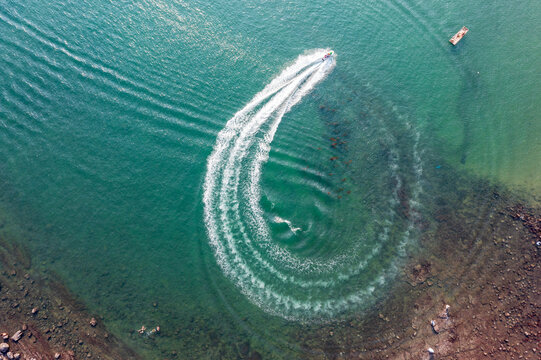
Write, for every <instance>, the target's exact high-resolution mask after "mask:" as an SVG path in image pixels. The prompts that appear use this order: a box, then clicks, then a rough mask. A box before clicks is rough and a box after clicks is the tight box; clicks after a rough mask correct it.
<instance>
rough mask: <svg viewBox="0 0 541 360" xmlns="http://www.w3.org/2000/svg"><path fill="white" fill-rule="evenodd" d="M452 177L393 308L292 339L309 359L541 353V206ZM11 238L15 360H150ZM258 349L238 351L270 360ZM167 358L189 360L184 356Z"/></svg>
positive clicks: (0, 287) (2, 251)
mask: <svg viewBox="0 0 541 360" xmlns="http://www.w3.org/2000/svg"><path fill="white" fill-rule="evenodd" d="M441 175H442V176H441V177H439V180H437V181H435V184H434V186H435V187H436V188H437V189H438V190H439V191H434V193H440V194H441V193H443V192H444V191H443V190H444V189H447V190H448V191H450V192H448V193H446V194H445V195H441V197H436V198H435V199H433V200H431V204H432V205H433V208H431V210H430V213H431V214H433V215H434V216H433V218H434V219H433V220H430V221H426V222H425V220H422V221H421V222H420V223H419V224H418V225H419V227H421V228H422V229H423V231H422V234H421V238H420V240H419V241H420V244H419V245H420V248H421V251H420V252H418V253H416V254H415V256H410V257H409V258H408V259H407V262H406V266H405V267H404V269H403V271H402V272H401V274H400V275H398V277H397V279H396V281H394V284H393V285H392V287H391V289H390V291H389V293H388V297H387V298H386V299H385V301H383V302H381V303H380V304H376V305H375V306H374V307H373V308H371V309H369V310H370V311H369V314H367V315H365V314H359V315H358V316H352V317H350V318H348V319H347V320H346V321H336V322H332V323H328V324H325V325H321V326H302V325H299V328H301V329H302V330H301V331H297V334H296V336H295V339H294V340H292V342H293V343H295V344H299V346H300V349H302V350H301V351H300V352H299V353H297V355H298V356H299V358H306V359H353V358H354V359H376V360H377V359H403V360H406V359H439V358H442V359H443V358H445V359H457V360H461V359H484V358H486V359H537V358H538V357H539V354H540V353H541V347H540V346H539V345H538V344H539V343H540V342H541V341H540V340H541V331H540V330H539V328H540V327H539V324H540V323H541V318H540V315H539V314H540V311H539V310H540V307H541V295H540V292H539V289H538V283H539V280H538V279H541V268H540V267H539V259H540V257H541V247H540V246H538V245H537V244H536V242H537V241H539V240H541V237H540V236H541V234H540V231H541V230H540V229H541V209H537V208H529V207H527V206H525V205H521V204H522V203H523V202H522V201H521V199H520V198H519V196H517V195H516V194H514V193H511V195H510V194H507V193H506V192H505V191H499V190H498V188H497V187H496V186H494V185H490V184H489V183H487V182H484V181H480V180H479V179H474V180H472V181H470V182H466V181H464V179H461V178H460V177H458V178H457V179H454V180H453V181H452V182H451V183H450V184H448V183H447V181H449V175H450V174H449V173H447V174H441ZM434 178H435V177H434ZM438 182H439V183H438ZM443 183H445V184H444V185H443ZM450 188H452V190H451V189H450ZM406 196H407V194H406ZM405 203H406V202H405ZM405 206H406V205H405ZM404 216H407V212H404ZM10 240H12V239H11V238H9V236H8V235H3V236H0V264H1V267H0V300H1V301H0V313H1V314H3V315H4V314H5V315H7V316H2V318H0V333H2V332H7V333H8V334H9V337H10V338H11V337H12V336H13V335H14V334H15V333H16V332H17V331H19V330H21V331H22V332H23V334H22V335H23V336H22V337H21V339H20V340H19V341H18V342H14V341H12V340H11V339H9V340H8V342H7V343H8V344H9V345H10V351H12V353H13V354H15V353H20V354H21V358H23V359H32V358H35V359H36V360H39V359H55V355H56V354H57V353H58V354H59V355H60V359H89V358H90V359H125V358H130V359H140V358H143V357H144V356H143V354H139V355H138V354H137V353H136V352H135V351H134V350H133V349H130V348H129V347H128V346H127V345H126V344H124V343H122V342H121V341H120V340H118V339H117V338H116V337H115V336H113V335H112V334H111V333H109V332H108V331H107V329H106V328H105V327H104V325H103V320H102V319H101V318H100V317H99V316H96V315H93V314H90V313H89V312H88V311H87V310H86V308H85V306H84V304H82V303H81V302H80V301H78V300H77V299H76V297H74V296H73V295H72V294H71V293H70V291H69V290H68V289H67V288H66V287H65V286H64V285H62V283H61V282H60V281H59V280H58V279H59V277H58V276H56V275H55V274H54V273H51V272H48V271H45V272H39V271H38V270H36V267H35V266H34V267H33V266H32V259H31V256H30V254H29V252H28V251H27V250H25V248H24V246H18V245H16V242H15V241H10ZM446 305H449V306H450V308H449V309H448V311H445V307H446ZM34 308H37V312H36V313H35V314H32V309H34ZM93 317H94V318H96V319H97V324H96V326H95V327H94V326H92V325H91V324H90V322H91V320H92V318H93ZM431 321H434V325H432V324H431ZM164 335H165V336H169V335H172V334H164ZM246 340H247V344H249V343H250V339H249V338H246ZM225 341H226V342H227V339H225ZM230 346H233V347H234V346H235V345H234V344H230ZM429 348H431V349H433V350H434V354H433V355H432V357H431V355H430V354H429V352H428V349H429ZM248 349H249V345H248ZM253 350H254V351H247V350H245V349H241V350H237V351H233V353H235V352H236V353H238V357H239V358H240V359H250V358H252V357H253V358H259V359H261V358H267V357H266V356H261V355H260V354H259V353H258V351H256V350H258V349H257V348H254V349H253ZM89 354H90V355H89ZM158 354H159V351H158ZM158 354H157V356H160V355H158ZM147 355H148V354H147ZM161 356H165V358H167V359H174V358H183V356H186V358H190V354H181V353H177V352H169V353H168V354H167V355H166V354H165V353H164V352H162V353H161ZM0 359H2V360H4V359H3V358H2V357H1V356H0Z"/></svg>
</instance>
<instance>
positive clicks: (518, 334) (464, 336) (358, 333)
mask: <svg viewBox="0 0 541 360" xmlns="http://www.w3.org/2000/svg"><path fill="white" fill-rule="evenodd" d="M466 186H468V184H465V185H464V187H461V186H460V185H457V187H456V189H454V191H455V193H456V195H455V196H456V198H455V199H448V198H446V199H443V197H442V198H437V199H434V203H435V207H434V209H435V210H434V213H435V220H434V223H433V224H419V225H420V226H423V227H424V229H425V230H424V231H423V232H422V235H421V239H420V244H419V246H420V250H419V251H418V253H417V254H415V255H412V256H411V258H409V260H408V261H407V264H406V266H405V269H404V271H403V273H402V274H401V275H400V276H399V280H401V281H399V282H398V285H397V286H395V287H394V288H393V289H389V290H390V291H389V295H388V297H387V298H386V299H385V301H382V302H381V303H380V304H378V305H376V306H375V307H374V308H373V309H371V311H369V313H371V314H370V315H359V316H358V317H357V318H353V319H348V320H346V321H343V322H340V323H334V324H328V325H324V326H322V327H320V328H319V329H317V330H316V331H315V332H313V333H310V332H309V331H306V332H305V333H304V334H299V336H298V341H299V342H301V343H303V344H304V346H303V347H304V349H305V352H306V354H307V356H306V358H307V359H308V358H310V359H366V360H368V359H371V360H372V359H399V360H406V359H455V360H470V359H532V360H533V359H540V358H541V315H540V314H541V311H540V310H541V293H540V289H539V284H540V282H541V267H540V263H539V261H540V258H541V243H540V242H539V240H540V238H539V236H540V231H539V229H541V210H540V209H535V208H528V207H527V206H525V205H521V204H519V203H515V201H516V200H514V199H515V197H514V196H508V195H505V194H500V193H499V192H498V190H496V189H495V188H492V187H490V186H487V185H486V184H478V187H476V188H473V189H467V188H466ZM446 196H448V194H446ZM480 204H481V205H480ZM307 330H308V329H307Z"/></svg>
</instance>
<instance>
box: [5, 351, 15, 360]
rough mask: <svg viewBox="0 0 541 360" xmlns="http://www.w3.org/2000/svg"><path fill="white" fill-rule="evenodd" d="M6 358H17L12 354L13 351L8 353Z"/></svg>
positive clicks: (11, 359)
mask: <svg viewBox="0 0 541 360" xmlns="http://www.w3.org/2000/svg"><path fill="white" fill-rule="evenodd" d="M6 356H7V358H8V359H9V360H13V359H15V356H13V353H12V352H11V351H8V353H7V354H6Z"/></svg>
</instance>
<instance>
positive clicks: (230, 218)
mask: <svg viewBox="0 0 541 360" xmlns="http://www.w3.org/2000/svg"><path fill="white" fill-rule="evenodd" d="M323 54H324V50H314V51H311V52H309V53H307V54H305V55H301V56H299V57H298V58H297V60H296V61H295V62H294V63H293V64H292V65H290V66H289V67H287V68H286V69H285V70H284V71H282V73H281V74H280V75H278V76H277V77H276V78H275V79H274V80H272V82H271V83H270V84H269V85H267V86H266V87H265V88H264V89H263V90H262V91H261V92H259V93H258V94H257V95H256V96H255V97H254V98H253V99H252V100H251V101H250V102H249V103H248V104H247V105H246V106H245V107H244V108H243V109H242V110H240V111H239V112H237V113H236V114H235V115H234V116H233V117H232V118H231V119H230V120H229V121H228V122H227V124H226V126H225V128H224V129H223V130H222V131H221V132H220V133H219V134H218V138H217V141H216V144H215V147H214V149H213V152H212V154H211V155H210V157H209V158H208V163H207V173H206V177H205V184H204V195H203V202H204V214H205V223H206V227H207V231H208V235H209V238H210V244H211V246H212V248H213V250H214V254H215V257H216V260H217V262H218V264H219V266H220V267H221V269H222V270H223V272H224V273H225V275H226V276H227V277H228V278H230V279H231V280H232V281H233V282H234V283H235V284H236V285H237V287H238V288H239V289H240V290H241V292H242V293H244V294H245V295H246V296H247V297H248V298H249V299H250V300H251V301H252V302H254V303H255V304H257V305H258V306H260V307H261V308H262V309H264V310H265V311H267V312H269V313H272V314H275V315H280V316H282V317H284V318H287V319H293V320H309V319H314V318H318V319H325V318H329V317H333V316H336V315H337V314H340V313H343V312H345V311H347V310H349V309H352V308H355V307H358V306H360V305H362V304H364V303H366V300H367V299H368V298H369V297H371V295H372V294H373V293H374V291H375V289H376V288H377V287H378V286H380V285H382V284H383V283H384V281H385V278H386V277H387V273H389V272H392V271H393V269H391V267H392V266H390V267H387V268H385V269H382V270H381V271H376V273H375V274H374V271H373V270H371V271H370V275H369V276H366V274H364V275H365V276H363V272H369V271H368V270H367V267H368V266H369V265H370V264H371V263H372V262H373V259H374V258H376V257H377V256H378V254H380V252H382V251H383V248H384V247H385V243H386V241H387V239H388V238H389V236H390V232H391V231H392V230H391V227H392V225H393V216H394V211H389V217H388V218H387V219H385V223H386V225H384V226H383V228H382V229H381V231H380V232H379V235H378V245H376V246H373V247H372V248H369V249H365V248H363V243H364V242H363V239H359V240H358V241H356V242H355V243H354V244H353V245H351V246H349V247H348V248H347V249H343V251H342V252H340V253H339V254H337V255H334V256H333V257H332V258H326V259H320V258H308V257H301V256H298V255H296V254H295V253H294V252H292V251H290V250H287V249H284V248H283V247H281V246H279V245H277V244H276V243H275V242H273V240H272V235H271V233H270V229H269V227H268V225H267V223H266V222H265V217H264V214H263V210H262V209H261V208H260V205H259V203H260V200H261V193H260V185H259V183H260V178H261V168H262V165H263V164H264V163H265V162H266V161H267V160H268V157H269V152H270V144H271V142H272V140H273V138H274V135H275V132H276V130H277V128H278V126H279V124H280V122H281V120H282V118H283V116H284V114H286V113H287V112H288V111H289V110H290V109H291V108H292V107H293V106H294V105H295V104H297V103H298V102H299V101H300V100H301V99H302V98H303V96H305V95H306V94H307V93H309V92H310V91H311V90H312V89H313V88H314V87H315V86H316V85H317V84H318V83H319V82H321V81H322V80H323V79H324V78H325V77H326V76H327V75H328V74H329V73H330V72H331V71H332V69H333V67H334V66H335V60H334V59H329V60H326V61H321V58H322V56H323ZM399 157H400V156H399V154H398V152H395V153H393V154H391V156H390V160H389V161H390V164H389V168H390V169H391V170H392V172H393V173H394V174H397V172H398V168H399V165H398V164H399V161H400V159H399ZM395 176H396V181H395V183H396V184H397V185H396V186H397V188H398V187H400V186H401V183H400V179H399V178H398V176H397V175H395ZM397 191H398V190H395V191H394V192H393V193H392V194H391V195H390V199H389V206H390V208H391V209H392V208H393V207H394V206H396V204H398V202H399V199H398V195H397ZM275 220H276V219H275ZM280 220H281V219H280ZM279 222H280V221H279ZM281 222H285V221H284V220H282V221H281ZM288 226H290V227H291V224H288ZM411 226H413V224H411ZM299 230H301V229H300V228H296V229H295V230H294V231H293V233H296V232H297V231H299ZM410 231H411V229H408V230H407V231H405V232H404V233H403V241H402V243H401V245H400V246H399V248H403V246H404V244H405V243H406V242H407V240H408V239H409V233H410Z"/></svg>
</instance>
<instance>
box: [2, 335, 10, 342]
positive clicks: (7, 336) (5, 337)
mask: <svg viewBox="0 0 541 360" xmlns="http://www.w3.org/2000/svg"><path fill="white" fill-rule="evenodd" d="M2 340H4V341H8V340H9V334H8V333H2Z"/></svg>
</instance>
